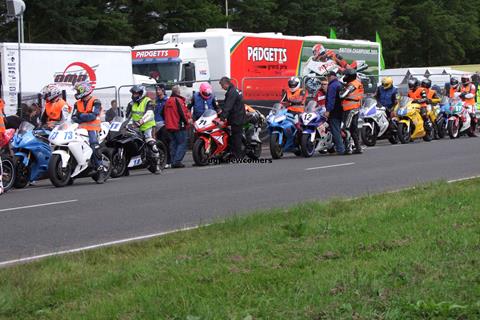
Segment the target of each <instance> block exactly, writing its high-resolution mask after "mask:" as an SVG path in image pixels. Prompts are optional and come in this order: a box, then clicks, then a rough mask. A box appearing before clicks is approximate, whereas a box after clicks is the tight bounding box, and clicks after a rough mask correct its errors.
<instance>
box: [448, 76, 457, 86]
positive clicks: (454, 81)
mask: <svg viewBox="0 0 480 320" xmlns="http://www.w3.org/2000/svg"><path fill="white" fill-rule="evenodd" d="M450 85H451V86H452V87H456V86H458V79H457V78H450Z"/></svg>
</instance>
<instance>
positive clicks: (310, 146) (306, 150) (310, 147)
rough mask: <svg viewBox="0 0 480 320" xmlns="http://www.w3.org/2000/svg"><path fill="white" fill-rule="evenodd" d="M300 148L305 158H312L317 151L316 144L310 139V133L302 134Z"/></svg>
mask: <svg viewBox="0 0 480 320" xmlns="http://www.w3.org/2000/svg"><path fill="white" fill-rule="evenodd" d="M300 150H301V151H302V155H303V156H304V157H305V158H310V157H311V156H313V154H314V153H315V144H314V143H313V142H312V140H311V139H310V134H304V135H302V140H301V142H300Z"/></svg>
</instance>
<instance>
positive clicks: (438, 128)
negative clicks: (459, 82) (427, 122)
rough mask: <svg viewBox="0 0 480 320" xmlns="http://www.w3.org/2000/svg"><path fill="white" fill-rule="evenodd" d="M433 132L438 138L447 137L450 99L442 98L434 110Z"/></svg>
mask: <svg viewBox="0 0 480 320" xmlns="http://www.w3.org/2000/svg"><path fill="white" fill-rule="evenodd" d="M436 113H437V114H436V119H435V132H436V135H437V137H438V138H440V139H443V138H444V137H445V136H446V135H447V125H448V118H449V117H450V113H451V112H450V99H449V98H447V97H443V98H442V101H440V104H439V107H438V108H437V109H436Z"/></svg>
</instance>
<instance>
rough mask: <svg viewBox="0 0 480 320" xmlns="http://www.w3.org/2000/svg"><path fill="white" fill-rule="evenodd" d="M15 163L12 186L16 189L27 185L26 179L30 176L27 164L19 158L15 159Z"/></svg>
mask: <svg viewBox="0 0 480 320" xmlns="http://www.w3.org/2000/svg"><path fill="white" fill-rule="evenodd" d="M16 163H17V170H16V171H17V172H16V174H15V183H14V184H13V186H14V187H15V188H16V189H23V188H25V187H26V186H27V185H28V182H29V181H28V180H29V177H30V170H29V168H28V167H27V166H25V165H24V164H23V162H22V161H21V160H19V159H16Z"/></svg>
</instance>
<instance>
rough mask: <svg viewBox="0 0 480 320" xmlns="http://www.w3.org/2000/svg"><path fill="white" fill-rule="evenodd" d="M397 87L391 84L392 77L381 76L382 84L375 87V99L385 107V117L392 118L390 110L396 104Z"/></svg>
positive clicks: (391, 110)
mask: <svg viewBox="0 0 480 320" xmlns="http://www.w3.org/2000/svg"><path fill="white" fill-rule="evenodd" d="M397 94H398V89H397V87H395V86H394V85H393V79H392V78H391V77H384V78H382V84H381V85H380V86H379V87H378V88H377V91H376V92H375V96H374V97H375V99H376V100H377V101H378V103H380V105H382V106H383V107H385V109H386V111H387V112H386V113H387V117H388V119H389V120H390V119H391V118H392V112H393V109H394V108H395V106H396V105H397V100H398V99H397Z"/></svg>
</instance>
